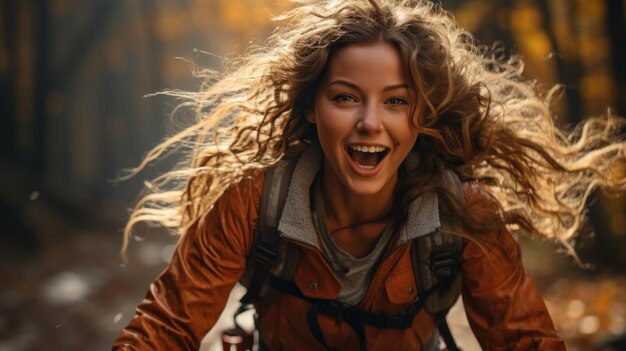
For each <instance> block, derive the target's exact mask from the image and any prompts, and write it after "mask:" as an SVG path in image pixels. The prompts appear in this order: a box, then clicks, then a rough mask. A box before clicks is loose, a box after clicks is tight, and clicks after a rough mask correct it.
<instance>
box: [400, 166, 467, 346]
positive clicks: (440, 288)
mask: <svg viewBox="0 0 626 351" xmlns="http://www.w3.org/2000/svg"><path fill="white" fill-rule="evenodd" d="M443 176H444V181H445V182H446V185H447V187H448V189H449V190H450V191H451V192H452V193H453V194H455V196H456V198H457V201H459V202H460V203H463V184H462V183H461V181H460V179H459V178H458V176H457V175H456V174H455V173H454V172H452V171H450V170H447V169H446V170H444V174H443ZM440 212H441V202H440ZM460 232H461V228H459V227H458V225H456V224H455V223H453V221H451V220H446V219H445V218H441V227H440V228H439V230H437V231H436V232H435V233H433V234H430V235H426V236H422V237H419V238H417V239H415V240H413V243H412V247H411V249H412V252H411V259H412V263H413V273H414V274H415V281H416V282H418V284H419V286H420V292H421V294H424V293H425V292H429V291H431V290H433V289H434V290H435V291H433V292H432V293H430V294H429V295H428V297H427V300H426V301H425V302H424V307H425V308H426V310H427V311H428V313H430V314H431V315H432V316H433V318H434V319H435V323H436V324H437V327H438V329H439V332H440V333H441V335H442V337H443V338H444V340H445V342H446V344H447V346H448V349H449V350H457V349H458V348H456V344H455V343H454V339H453V338H452V334H451V333H450V331H449V328H448V325H447V322H446V319H445V318H446V315H447V313H448V311H449V310H450V308H451V307H452V306H453V305H454V304H455V303H456V301H457V300H458V299H459V296H460V295H461V274H459V256H460V254H461V250H462V249H463V237H462V236H460V235H459V234H460Z"/></svg>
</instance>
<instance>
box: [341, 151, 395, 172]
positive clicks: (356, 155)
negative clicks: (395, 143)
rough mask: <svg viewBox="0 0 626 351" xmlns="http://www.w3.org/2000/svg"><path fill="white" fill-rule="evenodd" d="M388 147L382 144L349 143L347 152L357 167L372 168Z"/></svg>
mask: <svg viewBox="0 0 626 351" xmlns="http://www.w3.org/2000/svg"><path fill="white" fill-rule="evenodd" d="M388 152H389V149H388V148H386V147H383V146H367V145H351V146H348V154H349V155H350V158H351V159H352V161H353V162H354V163H355V164H356V165H357V166H359V167H362V168H366V169H374V168H375V167H376V166H377V165H378V164H379V163H380V161H382V160H383V158H385V156H386V155H387V153H388Z"/></svg>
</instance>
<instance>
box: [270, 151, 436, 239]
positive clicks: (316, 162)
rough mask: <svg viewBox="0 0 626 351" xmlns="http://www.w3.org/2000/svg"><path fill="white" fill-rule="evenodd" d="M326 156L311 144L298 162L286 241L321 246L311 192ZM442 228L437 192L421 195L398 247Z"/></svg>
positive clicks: (283, 228) (283, 221) (283, 231)
mask: <svg viewBox="0 0 626 351" xmlns="http://www.w3.org/2000/svg"><path fill="white" fill-rule="evenodd" d="M322 158H323V154H322V151H321V148H320V146H319V145H318V144H317V143H313V144H311V145H310V146H309V147H307V149H306V150H305V151H304V152H303V153H302V155H301V156H300V158H299V159H298V161H297V163H296V167H295V170H294V173H293V175H292V178H291V183H290V185H289V191H288V193H287V200H286V201H285V207H284V209H283V213H282V216H281V217H280V221H279V222H278V231H279V232H280V235H281V236H282V237H284V238H287V239H292V240H295V241H299V242H302V243H304V244H308V245H311V246H314V247H319V244H318V239H317V232H316V230H315V225H314V224H313V217H312V216H311V198H310V193H311V191H310V189H311V186H312V184H313V181H314V179H315V176H316V175H317V173H318V172H319V170H320V167H321V166H322ZM405 162H406V166H407V167H415V166H416V163H417V161H416V155H409V157H408V158H407V161H405ZM440 226H441V223H440V222H439V201H438V198H437V193H435V192H434V191H431V192H427V193H424V194H422V195H420V196H419V197H418V198H417V199H415V201H413V202H412V203H411V204H410V205H409V218H408V219H407V220H406V222H405V224H404V225H403V226H402V228H400V234H399V236H398V242H397V245H401V244H404V243H405V242H407V241H409V240H412V239H415V238H418V237H420V236H424V235H427V234H430V233H432V232H434V231H435V230H437V229H438V228H439V227H440Z"/></svg>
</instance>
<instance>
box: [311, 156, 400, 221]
mask: <svg viewBox="0 0 626 351" xmlns="http://www.w3.org/2000/svg"><path fill="white" fill-rule="evenodd" d="M331 172H333V171H332V170H331V169H330V167H328V166H327V165H325V166H324V168H323V169H322V196H323V199H324V208H325V210H326V213H325V215H326V222H327V225H328V228H329V230H330V232H335V231H337V230H342V229H346V228H355V227H358V226H361V225H363V224H370V223H386V222H388V221H389V220H390V218H389V213H390V210H391V207H392V204H393V195H394V189H395V184H396V182H390V184H389V185H387V186H385V187H384V188H383V189H382V190H381V191H380V192H378V193H376V194H372V195H357V194H354V193H352V192H350V191H349V190H348V189H346V187H345V186H344V184H343V183H341V181H340V180H339V178H337V177H336V176H334V174H329V173H331Z"/></svg>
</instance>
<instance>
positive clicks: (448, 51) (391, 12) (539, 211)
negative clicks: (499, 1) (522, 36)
mask: <svg viewBox="0 0 626 351" xmlns="http://www.w3.org/2000/svg"><path fill="white" fill-rule="evenodd" d="M298 2H299V6H298V7H296V8H295V9H293V10H291V11H289V12H287V13H286V14H284V15H282V16H280V17H278V18H277V20H278V21H280V23H281V27H279V28H277V29H276V30H275V31H274V33H273V34H272V35H271V36H270V37H269V39H268V40H267V42H266V43H265V44H264V45H260V46H254V47H251V48H250V49H249V50H248V51H247V52H246V53H245V54H244V55H242V56H241V57H239V58H238V59H236V60H233V61H232V62H228V64H229V67H230V68H228V69H227V72H225V73H220V72H216V71H213V70H201V71H198V72H196V73H197V74H198V76H199V77H200V78H202V79H203V81H204V82H205V83H204V85H203V88H202V89H201V91H200V92H182V91H168V92H164V93H165V94H169V95H172V96H175V97H177V98H179V99H181V100H182V103H181V105H180V108H192V109H193V110H194V111H195V115H196V116H197V122H196V123H195V124H193V125H192V126H190V127H188V128H186V129H184V130H182V131H181V132H179V133H178V134H176V135H174V136H172V137H170V138H168V139H166V140H165V141H163V142H162V143H161V144H159V145H158V146H156V147H155V148H154V149H152V150H151V151H150V152H149V154H148V155H147V156H146V157H145V159H144V160H143V162H142V163H141V164H140V165H139V166H138V168H136V169H135V170H134V172H137V171H139V170H141V169H142V168H143V167H145V166H146V165H147V164H148V163H150V162H152V161H154V160H156V159H158V158H160V157H161V156H163V155H164V154H165V153H167V152H169V151H170V150H171V149H173V148H175V147H180V146H182V147H185V148H188V149H189V150H191V152H190V153H189V155H188V159H187V161H186V162H187V163H186V164H185V165H183V166H181V167H177V168H176V169H174V170H172V171H170V172H168V173H165V174H163V175H162V176H160V177H158V178H157V179H155V180H154V181H153V182H151V183H149V184H148V187H147V188H148V190H149V193H148V194H146V195H144V196H143V197H142V198H141V199H140V200H139V201H138V203H137V205H136V206H135V208H134V210H133V212H132V215H131V217H130V220H129V221H128V223H127V226H126V228H125V232H124V238H125V240H124V245H123V249H122V250H123V251H124V250H125V249H126V247H127V245H128V239H129V237H130V235H131V231H132V228H133V226H134V225H135V224H137V223H138V222H144V221H147V222H156V223H158V224H161V225H163V226H165V227H168V228H175V229H178V230H179V232H180V233H184V232H185V231H186V230H187V228H188V227H189V226H190V225H191V224H192V223H194V222H195V221H196V220H198V219H199V218H201V217H202V216H204V215H205V214H206V213H207V212H208V211H209V210H210V209H211V207H212V205H213V204H214V203H215V201H216V200H217V199H218V198H219V197H220V196H221V195H222V193H223V192H224V191H225V190H226V189H227V188H228V187H229V186H231V185H232V184H234V183H236V182H238V181H240V180H241V179H242V178H244V177H247V176H251V175H253V174H254V173H255V172H258V171H260V170H263V169H265V168H267V167H268V166H270V165H272V164H274V163H276V162H277V161H278V160H280V159H281V158H282V157H283V156H284V155H285V154H286V153H288V152H289V151H290V150H292V149H293V148H294V146H296V145H298V144H301V143H303V142H304V141H305V140H314V139H315V138H316V134H315V127H314V126H313V125H312V124H310V123H309V122H308V121H307V120H306V118H305V114H306V113H307V112H310V111H311V110H312V108H313V102H314V99H315V96H316V92H317V90H318V85H319V84H320V81H321V80H322V78H323V76H324V74H325V69H326V67H327V65H328V62H329V60H331V59H332V57H333V54H334V53H335V52H337V50H339V49H341V48H342V47H346V46H348V45H351V44H355V43H375V42H377V41H379V40H381V39H382V40H385V41H387V42H389V43H391V44H393V45H395V47H396V48H397V49H398V52H399V53H400V55H401V58H402V60H403V64H404V67H405V74H406V76H407V80H408V83H409V84H410V86H411V87H412V89H414V91H415V92H416V93H417V95H418V99H417V103H416V104H415V106H413V113H412V114H411V116H412V117H411V118H412V119H411V122H412V124H413V126H414V127H415V128H417V130H418V131H419V133H420V136H419V138H418V141H417V143H416V145H415V147H414V149H415V151H416V152H417V153H418V155H420V156H419V157H420V161H419V162H420V167H418V168H417V169H415V170H413V171H410V172H409V173H407V174H405V175H404V177H403V180H402V182H401V183H400V184H399V185H398V189H399V190H398V191H397V195H398V196H397V201H396V204H395V208H396V209H397V210H398V212H397V213H399V216H405V215H406V212H404V211H405V209H406V208H408V206H406V205H407V204H408V203H409V202H410V201H412V200H413V199H414V198H415V197H416V196H418V195H419V194H420V193H422V192H424V191H428V190H435V191H437V192H438V193H439V194H440V198H441V199H443V201H445V202H446V203H447V204H448V205H449V206H448V207H449V208H450V213H449V215H450V216H452V217H453V218H457V219H458V220H459V221H460V222H462V224H463V225H464V226H465V228H466V229H467V231H468V232H473V231H480V230H483V229H485V228H487V227H490V226H493V225H503V224H504V225H507V226H508V227H509V228H510V229H512V230H520V231H524V232H530V233H535V234H539V235H543V236H546V237H549V238H556V239H558V240H559V241H561V242H562V243H563V244H565V245H566V247H567V248H568V249H570V250H572V252H573V249H572V246H571V242H570V239H571V238H572V237H573V236H574V234H575V233H576V232H577V231H579V230H580V228H581V225H582V223H583V220H584V214H585V211H584V208H585V204H586V202H587V199H588V198H589V196H590V194H591V193H592V192H593V191H594V189H597V188H602V189H604V190H606V191H623V190H625V189H626V176H625V173H626V172H624V169H623V167H624V165H625V164H626V162H625V160H626V144H625V143H624V142H623V141H622V140H621V139H620V138H621V136H620V130H621V128H622V127H623V126H624V124H625V123H624V120H623V119H620V118H618V117H614V116H611V115H610V113H608V114H607V115H605V116H601V117H597V118H591V119H588V120H586V121H585V122H584V123H582V124H581V125H579V126H578V127H577V128H576V129H574V130H572V131H570V132H565V131H563V130H560V129H558V128H557V127H556V126H555V124H554V121H553V118H552V115H551V113H550V110H549V104H550V100H551V99H552V98H553V97H554V96H555V95H557V94H558V90H559V88H558V87H555V88H553V89H552V90H550V91H548V92H547V93H545V94H542V93H540V92H539V90H538V89H537V88H536V87H535V85H534V84H533V82H529V81H527V80H525V79H524V78H523V77H522V70H523V63H522V61H521V60H520V59H519V58H517V57H512V58H509V59H507V60H504V59H502V58H500V57H498V55H496V54H494V51H493V50H486V49H481V48H479V47H478V46H477V45H476V43H475V41H474V40H473V37H472V36H471V35H470V34H469V33H468V32H467V31H465V30H463V29H462V28H460V27H459V26H458V25H457V23H456V22H455V20H454V19H453V17H452V16H451V15H450V14H449V13H447V12H445V11H444V10H442V9H441V7H440V6H438V5H435V4H433V3H431V2H429V1H421V0H341V1H333V0H327V1H315V2H310V1H298ZM620 167H621V171H620V170H619V169H620ZM444 168H447V169H451V170H452V171H454V172H455V173H457V174H458V175H459V176H460V177H461V178H462V179H466V180H467V179H474V180H476V181H479V182H481V183H483V184H485V185H486V189H487V190H488V192H489V193H490V194H491V195H492V196H493V198H494V199H495V200H497V201H495V202H496V203H497V205H496V206H497V213H498V216H492V217H493V219H492V220H488V221H486V220H484V218H483V219H481V220H480V221H478V220H476V218H477V216H475V214H473V213H471V211H470V209H469V208H466V207H465V206H464V204H463V203H459V202H458V201H457V200H456V199H455V196H454V194H451V193H450V192H449V191H448V189H447V187H446V185H445V182H444V181H443V176H442V174H443V173H442V169H444ZM483 217H484V216H483Z"/></svg>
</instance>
